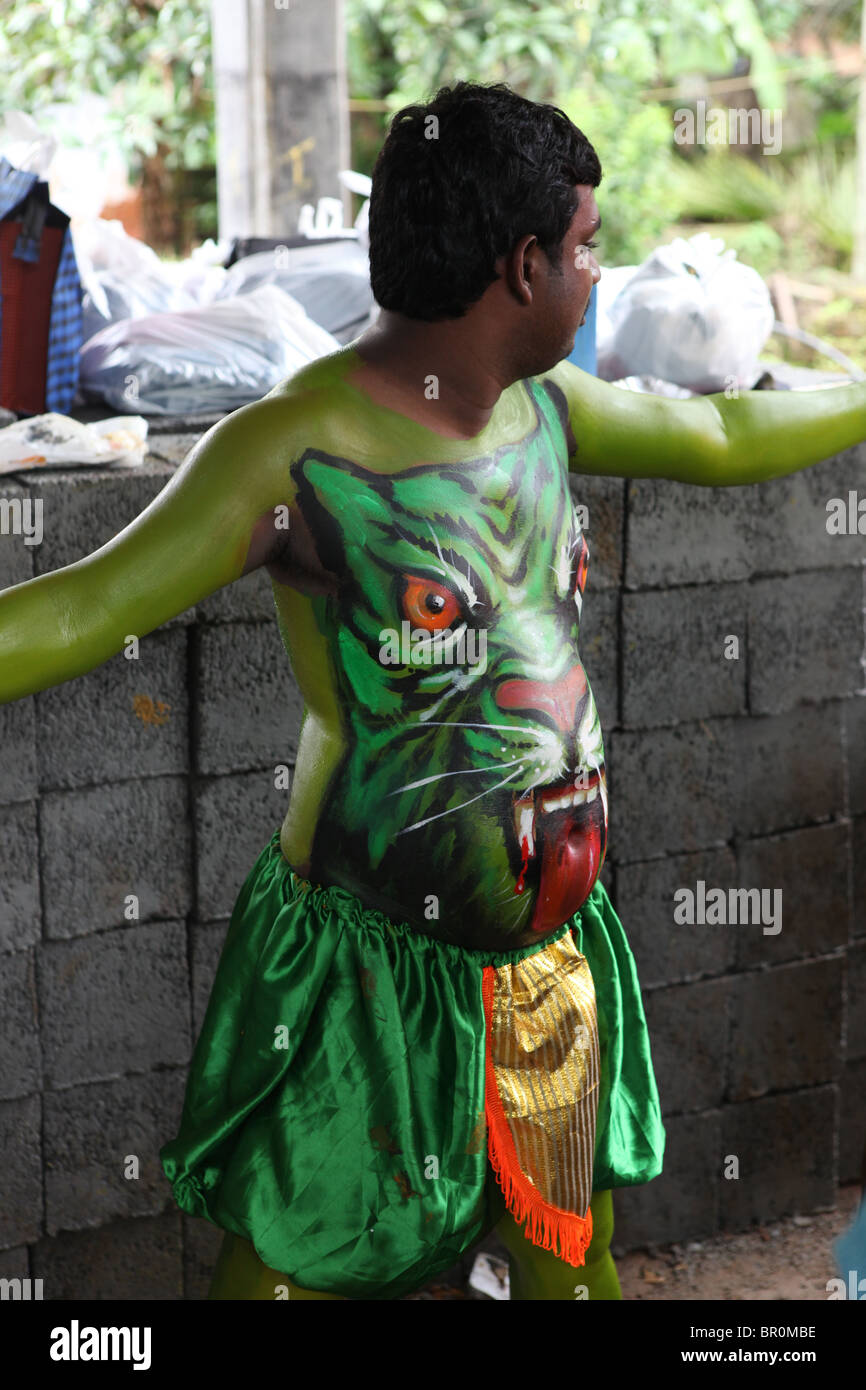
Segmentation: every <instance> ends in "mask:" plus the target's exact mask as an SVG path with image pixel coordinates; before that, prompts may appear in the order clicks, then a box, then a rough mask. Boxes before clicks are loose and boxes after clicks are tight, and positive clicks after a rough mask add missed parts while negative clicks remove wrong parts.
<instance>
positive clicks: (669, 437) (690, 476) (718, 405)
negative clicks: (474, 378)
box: [540, 361, 866, 487]
mask: <svg viewBox="0 0 866 1390" xmlns="http://www.w3.org/2000/svg"><path fill="white" fill-rule="evenodd" d="M545 378H550V379H552V380H553V381H554V382H556V384H557V385H558V386H559V387H560V388H561V390H562V391H563V392H564V393H565V397H566V400H567V401H568V413H569V423H570V426H571V431H572V435H573V448H572V452H571V455H570V458H569V467H570V468H571V469H572V470H573V471H574V472H576V473H595V474H602V475H605V476H608V477H618V478H623V477H624V478H668V479H670V480H671V481H673V482H678V483H694V484H696V485H697V486H699V487H738V486H742V485H743V484H745V483H760V482H765V481H766V480H767V479H769V478H781V477H784V476H785V475H786V474H788V473H796V472H797V471H798V470H799V469H801V468H809V467H810V466H811V465H812V464H815V463H820V462H821V461H822V459H827V458H831V457H832V456H833V455H834V454H838V453H840V452H841V450H842V449H847V448H850V446H851V445H852V444H859V443H860V441H861V440H863V439H866V383H864V384H859V383H858V384H854V385H848V386H835V387H832V388H829V389H827V390H820V391H742V392H741V393H740V395H739V396H738V397H732V398H731V399H728V398H727V397H726V396H725V395H724V394H717V395H712V396H694V397H692V398H691V399H689V400H671V399H669V398H668V397H666V396H651V395H644V394H641V393H639V392H635V391H624V390H623V389H622V388H621V387H619V386H613V385H612V384H611V383H610V382H606V381H600V380H598V378H597V377H594V376H591V375H589V373H587V372H583V371H581V370H580V368H579V367H575V366H574V364H573V363H571V362H568V361H565V362H560V363H559V364H558V365H557V366H556V367H554V368H553V370H552V371H550V372H546V373H544V375H543V376H542V377H541V378H540V380H544V379H545Z"/></svg>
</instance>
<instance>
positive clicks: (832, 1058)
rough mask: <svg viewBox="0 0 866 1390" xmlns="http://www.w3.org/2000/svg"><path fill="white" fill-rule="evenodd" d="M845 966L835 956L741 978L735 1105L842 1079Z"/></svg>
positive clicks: (735, 1042) (734, 1044) (734, 1048)
mask: <svg viewBox="0 0 866 1390" xmlns="http://www.w3.org/2000/svg"><path fill="white" fill-rule="evenodd" d="M842 967H843V962H842V959H841V958H840V957H836V958H835V959H832V960H817V961H808V962H803V963H799V964H796V965H781V966H778V967H775V968H774V969H772V970H760V971H755V972H753V973H751V974H748V975H740V976H738V977H737V978H736V980H735V986H734V998H733V1020H734V1027H733V1037H732V1046H731V1084H730V1089H729V1095H728V1098H729V1100H730V1101H745V1100H751V1099H753V1098H755V1097H758V1096H763V1095H766V1093H767V1092H768V1091H781V1090H786V1089H792V1088H793V1087H802V1086H818V1085H820V1084H821V1083H822V1082H827V1081H835V1080H836V1079H837V1078H838V1075H839V1069H840V1066H841V1061H840V1050H841V1042H842V1001H843V992H842V990H843V969H842Z"/></svg>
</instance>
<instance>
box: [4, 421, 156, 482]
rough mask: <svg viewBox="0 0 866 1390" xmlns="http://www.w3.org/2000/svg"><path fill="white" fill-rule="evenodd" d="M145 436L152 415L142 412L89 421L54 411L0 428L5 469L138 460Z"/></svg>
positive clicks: (104, 464) (18, 470) (143, 448)
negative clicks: (75, 418) (149, 417)
mask: <svg viewBox="0 0 866 1390" xmlns="http://www.w3.org/2000/svg"><path fill="white" fill-rule="evenodd" d="M146 440H147V421H146V420H144V419H142V417H141V416H140V415H124V416H116V415H115V416H114V417H113V418H112V419H110V420H98V421H96V422H95V423H94V424H91V425H84V424H82V423H81V421H80V420H73V419H72V418H71V417H70V416H69V415H57V414H55V412H54V411H49V412H48V413H47V414H46V415H32V416H31V417H30V419H29V420H18V421H17V422H16V424H14V425H7V426H6V428H5V429H0V473H20V472H24V471H25V470H27V469H30V468H65V467H67V466H68V465H69V464H71V463H90V464H96V465H99V466H102V467H105V466H106V465H107V464H112V463H123V464H127V465H129V464H139V463H141V461H142V459H143V458H144V452H145V443H146Z"/></svg>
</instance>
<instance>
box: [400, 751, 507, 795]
mask: <svg viewBox="0 0 866 1390" xmlns="http://www.w3.org/2000/svg"><path fill="white" fill-rule="evenodd" d="M523 762H525V759H524V758H512V759H511V761H510V762H507V763H493V764H492V765H491V766H490V767H460V768H458V769H457V770H456V771H455V772H435V773H434V774H433V776H432V777H422V778H421V779H420V780H419V781H417V782H407V783H406V785H405V787H395V788H394V790H393V791H392V792H388V795H389V796H396V795H397V793H398V792H408V791H412V790H413V789H414V788H415V787H425V786H426V785H427V783H428V782H439V781H441V779H442V778H443V777H461V776H463V777H465V776H466V775H467V774H469V773H473V772H501V771H502V769H503V768H504V767H514V765H515V764H516V763H523Z"/></svg>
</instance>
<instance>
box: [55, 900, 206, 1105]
mask: <svg viewBox="0 0 866 1390" xmlns="http://www.w3.org/2000/svg"><path fill="white" fill-rule="evenodd" d="M39 999H40V1006H41V1009H40V1016H41V1020H42V1041H43V1048H44V1055H45V1074H46V1077H47V1080H48V1083H49V1085H50V1086H52V1087H62V1086H72V1085H75V1084H76V1083H79V1082H85V1081H104V1080H109V1079H112V1078H114V1077H117V1076H122V1075H123V1074H124V1073H125V1072H145V1071H150V1070H153V1069H154V1068H155V1067H159V1066H169V1067H170V1066H180V1065H182V1064H184V1063H185V1062H187V1061H188V1060H189V1026H190V1016H189V982H188V978H187V963H186V932H185V929H184V925H183V923H181V922H165V923H159V924H157V925H152V926H135V927H133V926H129V927H124V928H119V929H118V930H116V931H111V932H103V933H100V934H99V935H97V936H88V937H81V938H79V939H78V940H76V941H51V942H48V943H46V945H45V946H43V948H42V952H41V956H40V960H39Z"/></svg>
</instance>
